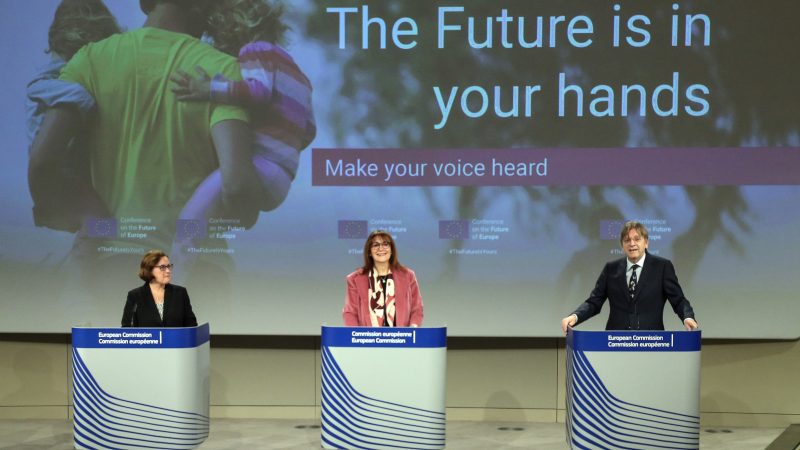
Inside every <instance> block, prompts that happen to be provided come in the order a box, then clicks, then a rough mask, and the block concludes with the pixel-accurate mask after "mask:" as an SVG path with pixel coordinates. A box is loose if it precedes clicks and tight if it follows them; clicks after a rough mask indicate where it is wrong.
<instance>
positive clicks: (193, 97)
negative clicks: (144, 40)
mask: <svg viewBox="0 0 800 450" xmlns="http://www.w3.org/2000/svg"><path fill="white" fill-rule="evenodd" d="M195 71H196V72H197V74H198V76H197V77H196V78H195V77H192V76H191V75H189V74H188V73H186V72H184V71H183V70H180V69H178V70H177V71H176V72H175V73H174V74H172V76H170V80H171V81H172V92H174V93H175V95H176V96H177V98H178V100H186V101H212V102H215V103H223V104H228V105H236V106H243V107H248V108H254V107H255V108H258V107H263V106H269V103H270V100H271V99H272V90H271V89H268V88H267V87H266V86H264V84H263V83H261V81H259V80H257V79H245V80H241V81H231V80H229V79H227V78H225V77H224V76H223V75H222V74H217V75H215V76H214V78H213V79H212V78H210V77H209V76H208V73H206V71H205V70H203V68H202V67H199V66H198V67H195Z"/></svg>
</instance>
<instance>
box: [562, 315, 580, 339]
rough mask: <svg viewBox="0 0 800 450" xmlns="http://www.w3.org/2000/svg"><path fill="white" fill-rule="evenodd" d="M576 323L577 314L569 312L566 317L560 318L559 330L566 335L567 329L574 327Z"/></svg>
mask: <svg viewBox="0 0 800 450" xmlns="http://www.w3.org/2000/svg"><path fill="white" fill-rule="evenodd" d="M576 323H578V316H576V315H575V314H570V315H568V316H567V317H564V318H563V319H561V331H563V332H564V335H566V334H567V331H568V330H569V329H570V328H572V327H574V326H575V324H576Z"/></svg>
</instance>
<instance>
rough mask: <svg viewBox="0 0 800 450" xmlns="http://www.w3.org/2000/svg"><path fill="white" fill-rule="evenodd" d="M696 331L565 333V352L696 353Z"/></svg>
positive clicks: (698, 344)
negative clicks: (566, 350)
mask: <svg viewBox="0 0 800 450" xmlns="http://www.w3.org/2000/svg"><path fill="white" fill-rule="evenodd" d="M700 336H701V332H700V331H699V330H696V331H578V330H574V329H571V330H569V332H568V333H567V348H568V349H572V350H579V351H586V352H697V351H700Z"/></svg>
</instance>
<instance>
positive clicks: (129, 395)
mask: <svg viewBox="0 0 800 450" xmlns="http://www.w3.org/2000/svg"><path fill="white" fill-rule="evenodd" d="M72 386H73V390H72V396H73V404H74V414H73V436H74V441H75V448H80V449H106V448H113V449H122V448H125V449H129V448H148V449H191V448H197V447H198V446H199V445H200V444H201V443H202V442H203V441H204V440H205V439H206V438H207V437H208V425H209V419H208V410H209V406H208V405H209V327H208V324H207V323H206V324H203V325H200V326H199V327H192V328H73V329H72Z"/></svg>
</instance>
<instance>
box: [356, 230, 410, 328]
mask: <svg viewBox="0 0 800 450" xmlns="http://www.w3.org/2000/svg"><path fill="white" fill-rule="evenodd" d="M342 318H343V319H344V324H345V326H348V327H355V326H363V327H418V326H420V325H422V297H421V296H420V295H419V284H417V277H416V275H414V271H413V270H411V269H409V268H407V267H405V266H403V265H402V264H400V262H399V261H398V260H397V248H396V247H395V244H394V239H392V236H391V235H390V234H389V233H387V232H386V231H383V230H375V231H373V232H372V233H370V235H369V237H368V238H367V241H366V242H365V243H364V265H363V266H362V267H361V268H359V269H357V270H356V271H355V272H353V273H351V274H350V275H348V276H347V292H346V295H345V301H344V309H342Z"/></svg>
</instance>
